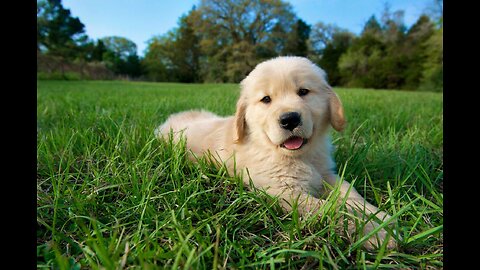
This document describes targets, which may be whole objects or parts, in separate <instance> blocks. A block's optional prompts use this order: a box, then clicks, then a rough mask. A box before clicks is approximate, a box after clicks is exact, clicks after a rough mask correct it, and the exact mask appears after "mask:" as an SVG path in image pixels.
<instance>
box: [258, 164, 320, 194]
mask: <svg viewBox="0 0 480 270" xmlns="http://www.w3.org/2000/svg"><path fill="white" fill-rule="evenodd" d="M250 173H252V171H251V172H250ZM253 175H255V177H254V176H252V180H253V182H254V184H255V185H258V186H262V187H273V188H280V189H283V188H289V189H295V190H302V191H304V192H308V193H310V194H312V195H318V193H319V192H320V189H321V187H322V180H321V179H322V176H321V175H320V173H319V172H318V171H317V170H316V168H315V167H314V166H312V165H311V164H307V163H303V162H290V163H280V164H275V165H273V166H270V167H267V166H265V167H260V168H258V167H257V170H256V171H254V172H253Z"/></svg>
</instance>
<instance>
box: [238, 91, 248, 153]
mask: <svg viewBox="0 0 480 270" xmlns="http://www.w3.org/2000/svg"><path fill="white" fill-rule="evenodd" d="M246 109H247V104H246V103H245V100H244V99H243V98H242V97H240V99H238V101H237V111H236V112H235V131H236V134H235V143H241V142H242V141H243V138H244V137H245V129H246V128H247V122H246V121H245V111H246Z"/></svg>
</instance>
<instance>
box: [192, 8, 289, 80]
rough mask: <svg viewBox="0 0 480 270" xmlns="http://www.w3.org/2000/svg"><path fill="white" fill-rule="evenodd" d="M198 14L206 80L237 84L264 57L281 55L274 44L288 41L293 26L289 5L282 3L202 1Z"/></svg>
mask: <svg viewBox="0 0 480 270" xmlns="http://www.w3.org/2000/svg"><path fill="white" fill-rule="evenodd" d="M198 11H199V13H200V14H201V16H199V20H198V24H197V27H196V31H197V32H198V33H200V34H199V35H200V39H201V42H200V45H201V51H202V54H204V55H205V56H206V57H204V58H202V61H201V63H200V65H201V66H202V68H205V70H204V76H205V78H206V79H207V80H218V79H219V78H221V79H222V80H225V78H226V80H227V81H230V82H238V81H239V80H240V79H241V78H244V77H245V76H246V75H247V74H248V73H249V72H250V71H251V70H252V69H253V68H254V67H255V65H256V64H257V63H258V62H260V61H262V60H264V57H270V56H272V55H278V54H281V53H282V52H281V51H276V49H279V48H281V49H283V46H280V45H279V44H278V43H277V42H278V41H281V42H284V41H285V40H287V37H288V34H287V33H289V32H291V31H292V29H293V26H294V24H295V22H296V18H295V14H294V13H293V11H292V7H291V5H290V4H288V3H285V2H283V1H281V0H233V1H220V0H203V1H202V2H201V4H200V6H199V9H198ZM272 37H274V39H272Z"/></svg>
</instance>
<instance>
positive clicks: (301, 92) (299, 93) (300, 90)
mask: <svg viewBox="0 0 480 270" xmlns="http://www.w3.org/2000/svg"><path fill="white" fill-rule="evenodd" d="M309 92H310V90H308V89H305V88H300V89H299V90H298V95H299V96H301V97H302V96H306V95H307V94H308V93H309Z"/></svg>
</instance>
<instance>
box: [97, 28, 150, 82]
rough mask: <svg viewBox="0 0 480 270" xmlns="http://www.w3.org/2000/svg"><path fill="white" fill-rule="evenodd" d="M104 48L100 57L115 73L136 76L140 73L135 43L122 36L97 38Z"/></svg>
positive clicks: (140, 68)
mask: <svg viewBox="0 0 480 270" xmlns="http://www.w3.org/2000/svg"><path fill="white" fill-rule="evenodd" d="M100 41H101V42H102V43H103V44H104V46H105V48H106V52H104V53H103V54H102V59H103V60H104V61H105V62H107V66H108V68H109V69H110V70H112V71H113V72H114V73H115V74H118V75H125V76H131V77H138V76H140V75H141V74H142V67H141V64H140V59H139V57H138V55H137V45H136V44H135V43H134V42H133V41H131V40H129V39H127V38H124V37H118V36H111V37H104V38H102V39H100V40H99V42H100Z"/></svg>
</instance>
